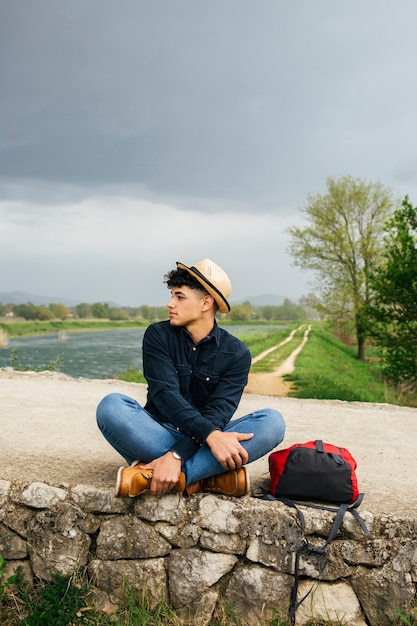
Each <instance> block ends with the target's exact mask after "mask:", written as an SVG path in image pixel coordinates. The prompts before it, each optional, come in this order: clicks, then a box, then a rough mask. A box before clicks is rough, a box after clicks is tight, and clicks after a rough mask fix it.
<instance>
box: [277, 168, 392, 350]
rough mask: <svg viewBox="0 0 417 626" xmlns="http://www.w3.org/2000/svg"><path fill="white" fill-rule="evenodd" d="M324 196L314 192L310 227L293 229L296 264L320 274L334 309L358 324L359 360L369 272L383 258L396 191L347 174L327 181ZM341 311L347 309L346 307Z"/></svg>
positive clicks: (329, 307) (307, 208)
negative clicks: (385, 232) (393, 197)
mask: <svg viewBox="0 0 417 626" xmlns="http://www.w3.org/2000/svg"><path fill="white" fill-rule="evenodd" d="M326 182H327V193H326V194H325V195H321V194H317V195H314V196H313V195H310V196H308V198H307V204H306V206H305V208H304V209H302V212H303V213H304V215H305V217H306V219H307V221H308V222H309V224H308V226H306V227H305V228H298V227H292V228H289V229H288V232H289V233H290V235H291V237H292V240H291V243H290V245H289V251H290V253H291V254H292V256H293V257H294V263H295V265H297V266H299V267H301V268H303V269H312V270H314V272H315V273H316V278H317V282H318V288H319V290H320V291H321V295H322V299H323V302H324V303H325V304H326V305H327V310H328V312H329V313H331V312H332V311H333V312H334V311H335V310H336V308H338V309H339V315H340V314H341V313H343V316H344V317H345V319H349V320H350V321H351V322H352V323H353V326H354V329H355V335H356V341H357V346H358V352H357V355H358V358H359V359H362V360H363V359H365V340H366V336H367V330H368V329H367V320H366V313H365V312H366V306H367V305H368V303H369V301H370V297H371V293H370V287H369V271H370V266H371V264H372V263H375V262H376V261H378V259H379V257H380V254H381V249H382V240H383V232H384V225H385V222H386V221H387V219H388V217H389V216H390V215H391V214H392V210H393V200H392V195H391V192H390V191H389V190H387V189H385V188H384V187H383V186H382V185H381V184H380V183H367V182H365V181H364V180H361V179H354V178H352V177H351V176H344V177H341V178H339V179H333V178H328V179H327V181H326ZM341 309H342V310H341Z"/></svg>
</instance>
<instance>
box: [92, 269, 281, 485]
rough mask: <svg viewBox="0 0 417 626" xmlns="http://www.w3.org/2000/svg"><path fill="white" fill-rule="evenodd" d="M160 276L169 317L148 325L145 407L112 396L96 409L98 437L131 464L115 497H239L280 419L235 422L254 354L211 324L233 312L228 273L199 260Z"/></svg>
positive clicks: (265, 414) (267, 412)
mask: <svg viewBox="0 0 417 626" xmlns="http://www.w3.org/2000/svg"><path fill="white" fill-rule="evenodd" d="M165 279H166V280H165V282H166V283H167V286H168V288H170V289H171V299H170V300H169V302H168V310H169V321H164V322H158V323H155V324H151V325H150V326H149V327H148V328H147V329H146V332H145V334H144V338H143V371H144V375H145V378H146V380H147V382H148V395H147V402H146V405H145V407H144V408H143V407H141V406H140V404H139V403H138V402H136V400H134V399H132V398H130V397H128V396H125V395H122V394H118V393H112V394H109V395H107V396H106V397H105V398H103V400H102V401H101V402H100V404H99V406H98V408H97V422H98V426H99V428H100V430H101V432H102V433H103V435H104V437H105V438H106V439H107V440H108V441H109V443H110V444H111V445H112V446H113V447H114V448H115V449H116V450H117V451H118V452H119V453H120V454H121V455H122V456H123V457H124V458H125V460H126V461H127V463H128V464H129V465H130V466H129V467H121V468H120V469H119V472H118V475H117V483H116V495H118V496H130V497H133V496H137V495H140V494H141V493H145V492H150V493H152V494H157V495H159V494H163V493H166V492H169V491H176V492H184V493H185V494H188V495H191V494H193V493H196V492H198V491H210V492H213V493H222V494H225V495H230V496H242V495H245V494H247V493H248V492H249V478H248V473H247V470H246V464H247V463H250V462H251V461H254V460H256V459H258V458H260V457H261V456H264V455H265V454H267V453H268V452H270V451H271V450H272V449H273V448H275V447H276V446H277V445H278V444H279V443H280V442H281V441H282V439H283V437H284V432H285V424H284V420H283V418H282V416H281V414H280V413H279V412H278V411H275V410H273V409H263V410H259V411H255V412H254V413H251V414H250V415H246V416H244V417H241V418H240V419H235V420H232V421H231V418H232V416H233V414H234V413H235V411H236V409H237V407H238V404H239V402H240V399H241V396H242V393H243V390H244V387H245V385H246V384H247V380H248V373H249V369H250V364H251V357H250V352H249V350H248V349H247V347H246V346H245V345H244V344H243V343H242V342H241V341H240V340H239V339H237V338H236V337H234V336H233V335H231V334H230V333H228V332H227V331H226V330H224V329H222V328H220V327H219V326H218V325H217V323H216V319H215V316H216V312H217V311H219V312H220V313H227V312H228V311H230V306H229V303H228V301H227V298H228V297H229V295H230V293H231V290H232V287H231V284H230V280H229V278H228V276H227V274H226V273H225V272H224V271H223V270H222V269H221V268H220V267H219V266H218V265H216V264H215V263H213V261H211V260H210V259H203V260H202V261H199V262H198V263H196V265H195V266H191V267H187V266H186V265H184V264H183V263H177V269H175V270H172V271H171V272H170V273H169V274H167V275H166V276H165ZM138 459H139V460H138Z"/></svg>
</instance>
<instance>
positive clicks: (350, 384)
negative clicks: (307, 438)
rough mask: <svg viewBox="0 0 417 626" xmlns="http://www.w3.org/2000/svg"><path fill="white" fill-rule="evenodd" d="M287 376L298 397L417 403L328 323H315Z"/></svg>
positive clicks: (376, 364) (293, 395) (405, 403)
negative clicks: (359, 356) (360, 357)
mask: <svg viewBox="0 0 417 626" xmlns="http://www.w3.org/2000/svg"><path fill="white" fill-rule="evenodd" d="M285 378H286V380H289V381H291V382H292V383H293V389H292V391H291V393H290V395H291V396H292V397H294V398H315V399H326V400H332V399H333V400H345V401H347V402H383V403H384V402H389V403H393V404H399V403H401V404H403V405H408V406H415V405H417V402H416V398H415V397H414V396H413V395H411V394H410V395H409V396H408V397H405V396H404V397H400V396H399V395H398V394H397V393H396V392H395V390H394V389H393V388H390V387H389V386H388V385H387V383H386V382H385V381H384V380H383V378H382V373H381V370H380V368H379V365H378V362H375V361H373V360H369V361H359V360H358V359H357V358H356V348H355V347H352V346H347V345H345V344H344V343H342V342H341V341H339V340H338V339H336V338H335V337H334V335H333V333H332V331H331V329H330V328H329V327H328V326H326V325H325V324H315V325H313V327H312V330H311V331H310V334H309V339H308V341H307V343H306V345H305V346H304V348H303V350H302V351H301V353H300V354H299V355H298V357H297V360H296V368H295V370H294V372H293V373H292V374H288V375H287V376H286V377H285Z"/></svg>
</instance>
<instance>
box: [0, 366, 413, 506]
mask: <svg viewBox="0 0 417 626" xmlns="http://www.w3.org/2000/svg"><path fill="white" fill-rule="evenodd" d="M113 391H120V392H122V393H126V394H129V395H131V396H133V397H135V398H137V399H138V401H139V402H144V400H145V397H146V386H145V385H137V384H134V383H125V382H121V381H116V380H89V379H73V378H70V377H68V376H66V375H64V374H59V373H56V372H43V373H34V372H13V371H10V370H5V369H2V370H0V398H1V402H0V417H1V438H0V455H1V457H0V458H1V459H2V463H1V470H0V474H1V475H0V479H3V480H11V481H13V482H16V483H17V484H19V485H20V486H22V487H23V486H25V485H28V484H29V483H32V482H33V481H40V482H45V483H48V484H49V485H55V486H73V485H76V484H83V485H91V486H93V487H96V488H110V489H111V488H113V486H114V483H115V477H116V471H117V468H118V467H119V466H120V465H123V459H121V457H120V456H119V455H118V454H117V453H116V452H114V451H113V450H112V449H111V448H110V446H109V445H108V444H107V442H106V441H105V440H104V439H103V437H102V435H101V433H100V432H99V431H98V429H97V426H96V422H95V410H96V406H97V404H98V403H99V401H100V400H101V398H102V397H103V396H104V395H106V394H107V393H110V392H113ZM263 406H270V407H273V408H276V409H277V410H279V411H280V412H281V413H282V414H283V416H284V419H285V421H286V424H287V433H286V437H285V439H284V441H283V443H282V444H281V447H286V446H289V445H291V444H292V443H295V442H302V441H308V440H310V439H323V440H325V441H329V442H330V443H334V444H337V445H340V446H344V447H346V448H348V449H349V450H350V451H351V453H352V454H353V456H354V457H355V458H356V460H357V463H358V469H357V475H358V481H359V488H360V490H361V491H363V492H365V499H364V502H363V504H362V507H361V508H362V509H364V508H366V509H368V510H370V511H372V513H380V514H392V513H394V514H398V515H411V516H415V515H416V512H415V505H416V502H417V480H416V476H417V461H416V445H417V409H412V408H403V407H398V406H394V405H389V404H368V403H358V402H354V403H349V402H340V401H334V400H298V399H294V398H277V397H270V396H258V395H253V394H244V396H243V398H242V401H241V403H240V406H239V409H238V411H237V416H240V415H244V414H246V413H249V412H250V411H252V410H255V409H257V408H261V407H263ZM249 470H250V475H251V480H252V484H253V485H256V484H260V483H265V481H267V480H268V477H269V474H268V463H267V457H264V458H263V459H260V460H259V461H256V462H255V463H252V464H250V465H249Z"/></svg>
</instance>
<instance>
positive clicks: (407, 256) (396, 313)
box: [368, 196, 417, 386]
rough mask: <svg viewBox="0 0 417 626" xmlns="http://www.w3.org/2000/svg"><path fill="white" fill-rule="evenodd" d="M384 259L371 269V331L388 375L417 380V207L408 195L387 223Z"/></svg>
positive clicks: (396, 379) (394, 378) (395, 379)
mask: <svg viewBox="0 0 417 626" xmlns="http://www.w3.org/2000/svg"><path fill="white" fill-rule="evenodd" d="M385 243H386V245H385V248H384V251H383V255H382V261H381V263H380V264H379V266H378V267H376V268H375V269H374V270H373V272H372V273H371V286H372V289H373V290H374V299H373V302H372V305H371V306H370V307H369V310H368V315H369V317H370V319H371V320H372V325H371V330H370V334H371V335H372V336H374V337H376V339H377V341H378V345H380V346H381V349H382V363H383V369H384V371H385V373H386V375H387V377H388V378H389V379H390V380H392V381H393V382H394V383H396V384H397V385H398V384H399V383H410V382H411V383H412V384H414V386H415V384H416V383H417V207H413V206H412V204H411V203H410V202H409V199H408V197H407V196H406V197H405V198H404V200H403V202H402V206H401V208H400V209H398V210H397V211H395V213H394V215H393V217H392V219H391V220H389V221H388V222H387V224H386V238H385Z"/></svg>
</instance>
